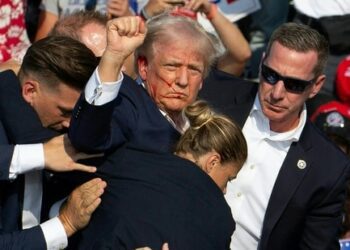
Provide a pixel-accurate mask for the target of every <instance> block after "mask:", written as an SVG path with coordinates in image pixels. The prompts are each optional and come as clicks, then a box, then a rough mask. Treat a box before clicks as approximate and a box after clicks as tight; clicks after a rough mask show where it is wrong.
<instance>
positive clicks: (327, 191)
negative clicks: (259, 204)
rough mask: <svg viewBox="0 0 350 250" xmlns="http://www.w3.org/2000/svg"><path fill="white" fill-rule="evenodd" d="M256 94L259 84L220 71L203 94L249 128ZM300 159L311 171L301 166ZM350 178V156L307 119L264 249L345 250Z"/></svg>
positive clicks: (271, 210)
mask: <svg viewBox="0 0 350 250" xmlns="http://www.w3.org/2000/svg"><path fill="white" fill-rule="evenodd" d="M222 89H224V91H222V92H221V90H222ZM256 93H257V84H255V83H250V82H247V81H243V80H240V79H238V78H234V77H231V76H229V75H227V74H225V73H223V72H218V71H214V72H212V73H211V74H210V75H209V77H208V78H207V80H206V82H205V83H204V88H203V89H202V91H201V92H200V96H201V97H202V98H204V99H206V100H207V101H209V103H210V104H212V105H213V106H214V107H215V108H216V109H217V110H218V111H222V112H223V113H225V114H227V115H229V116H230V117H232V118H233V119H235V120H236V121H237V122H239V124H240V126H241V127H243V126H244V123H245V121H246V119H247V117H248V115H249V113H250V110H251V108H252V105H253V102H254V98H255V96H256ZM300 159H302V160H304V161H305V162H306V164H307V166H306V168H305V169H299V168H298V167H297V162H298V160H300ZM348 177H349V160H348V158H347V157H346V156H345V155H344V154H343V153H342V152H341V151H340V150H339V149H338V148H336V147H335V145H333V144H332V143H331V142H330V141H329V140H328V139H326V138H325V137H324V136H323V135H322V134H321V132H319V131H318V130H317V129H316V128H315V127H314V126H313V124H311V122H310V121H307V122H306V125H305V127H304V129H303V132H302V134H301V137H300V139H299V141H298V142H293V143H292V145H291V147H290V149H289V151H288V153H287V156H286V158H285V160H284V162H283V165H282V167H281V170H280V172H279V174H278V176H277V180H276V182H275V185H274V188H273V190H272V194H271V197H270V200H269V202H268V206H267V210H266V213H265V217H264V221H263V227H262V235H261V239H260V242H259V249H268V250H270V249H291V250H292V249H318V250H319V249H327V250H328V249H339V242H338V233H339V229H340V225H341V220H342V207H343V202H344V200H345V182H346V180H347V179H348ZM252 185H254V184H253V183H252Z"/></svg>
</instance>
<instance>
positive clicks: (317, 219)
mask: <svg viewBox="0 0 350 250" xmlns="http://www.w3.org/2000/svg"><path fill="white" fill-rule="evenodd" d="M327 55H328V44H327V42H326V41H325V39H324V38H323V37H322V36H321V35H320V34H319V33H318V32H317V31H315V30H313V29H311V28H309V27H307V26H303V25H299V24H293V23H288V24H283V25H282V26H281V27H279V28H278V29H277V30H276V31H275V32H274V33H273V35H272V37H271V39H270V42H269V44H268V47H267V50H266V53H265V55H264V57H263V59H262V62H261V65H260V69H261V70H260V82H259V84H258V85H257V84H255V83H251V82H247V81H243V80H239V79H235V78H232V77H230V76H228V75H223V74H222V73H220V72H213V73H212V74H211V75H209V77H208V79H207V80H206V82H205V84H203V89H202V91H201V93H200V95H201V97H202V98H205V99H207V100H208V101H209V102H211V104H212V105H213V106H214V107H216V108H217V109H218V110H221V111H222V112H225V113H226V114H228V115H230V116H231V117H232V118H234V119H235V120H236V121H237V122H239V123H240V124H241V126H242V128H243V133H244V135H245V137H246V140H247V143H248V159H247V161H246V163H245V164H244V166H243V168H242V169H241V171H240V172H239V173H238V175H237V178H236V179H235V180H233V181H232V182H231V183H229V184H228V186H227V194H226V200H227V202H228V204H229V205H230V207H231V210H232V215H233V217H234V219H235V221H236V231H235V232H234V234H233V236H232V241H231V249H257V248H258V249H263V250H265V249H317V250H320V249H339V243H338V232H339V228H340V225H341V221H342V207H343V201H344V199H345V182H346V180H347V178H348V177H349V160H348V158H347V157H346V156H345V155H344V154H343V153H342V152H340V150H338V149H337V148H336V147H335V146H334V145H333V144H332V143H331V142H329V141H328V140H327V139H325V137H324V136H323V135H321V133H320V132H319V131H317V129H316V128H315V127H314V126H313V125H312V124H311V122H310V121H308V119H307V114H306V106H305V101H306V100H308V99H309V98H312V97H314V96H315V95H316V94H317V93H318V92H319V91H320V89H321V88H322V86H323V83H324V81H325V76H324V74H323V73H322V72H323V69H324V67H325V64H326V60H327ZM218 79H220V81H218ZM218 89H220V94H218ZM218 96H220V98H218ZM218 99H220V100H218Z"/></svg>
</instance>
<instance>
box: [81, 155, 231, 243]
mask: <svg viewBox="0 0 350 250" xmlns="http://www.w3.org/2000/svg"><path fill="white" fill-rule="evenodd" d="M99 173H100V174H101V177H102V178H103V179H104V180H106V181H107V183H108V184H107V188H106V190H105V193H104V195H103V197H102V203H101V205H100V207H99V208H98V209H97V210H96V211H95V213H94V215H93V217H92V220H91V221H90V223H89V225H88V227H87V229H86V230H84V231H83V232H82V236H83V237H82V241H81V244H80V246H79V249H135V248H137V247H142V246H149V247H151V248H152V249H160V248H161V245H162V244H163V243H164V242H168V243H169V246H170V249H172V250H187V249H188V250H195V249H201V250H213V249H218V250H219V249H229V244H230V240H231V235H232V233H233V230H234V221H233V219H232V215H231V210H230V208H229V206H228V205H227V203H226V201H225V199H224V196H223V193H222V191H221V190H220V189H219V187H218V186H217V185H216V184H215V182H214V181H213V180H212V179H211V178H210V177H209V176H208V175H207V174H206V173H205V172H204V171H202V170H201V169H200V168H199V167H198V166H197V165H195V164H194V163H192V162H190V161H187V160H185V159H182V158H179V157H177V156H174V155H173V154H171V153H149V152H144V151H139V150H134V149H130V148H122V149H119V150H117V151H116V152H115V153H113V157H109V158H108V164H103V165H102V166H101V167H100V168H99Z"/></svg>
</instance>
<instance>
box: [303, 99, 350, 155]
mask: <svg viewBox="0 0 350 250" xmlns="http://www.w3.org/2000/svg"><path fill="white" fill-rule="evenodd" d="M310 119H311V121H313V122H314V123H315V125H316V126H317V127H318V128H319V129H320V130H322V131H323V132H325V134H326V135H327V136H328V137H329V138H330V139H331V140H332V141H333V142H334V143H335V144H337V145H338V146H339V148H340V149H341V150H342V151H343V152H345V153H346V154H348V155H350V107H349V106H347V105H345V104H343V103H340V102H338V101H331V102H327V103H325V104H323V105H320V106H319V107H318V109H317V110H316V111H315V112H314V113H313V114H312V115H311V117H310Z"/></svg>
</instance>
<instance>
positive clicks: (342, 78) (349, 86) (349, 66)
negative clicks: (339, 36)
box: [335, 41, 350, 106]
mask: <svg viewBox="0 0 350 250" xmlns="http://www.w3.org/2000/svg"><path fill="white" fill-rule="evenodd" d="M349 44H350V41H349ZM335 90H336V97H337V98H338V99H339V100H340V101H341V102H342V103H344V104H347V105H349V106H350V55H349V56H347V57H346V58H345V59H343V60H342V61H341V62H340V63H339V65H338V68H337V73H336V76H335Z"/></svg>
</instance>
